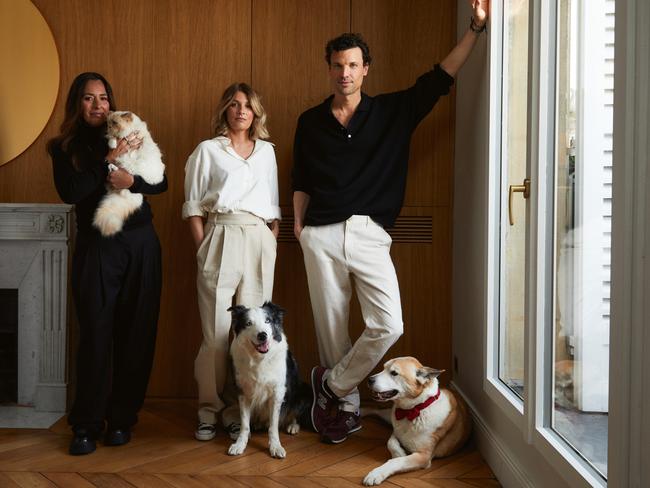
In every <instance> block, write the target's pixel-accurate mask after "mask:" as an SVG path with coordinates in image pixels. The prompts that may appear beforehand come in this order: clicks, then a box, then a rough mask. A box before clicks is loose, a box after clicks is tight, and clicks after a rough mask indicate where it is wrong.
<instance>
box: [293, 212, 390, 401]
mask: <svg viewBox="0 0 650 488" xmlns="http://www.w3.org/2000/svg"><path fill="white" fill-rule="evenodd" d="M391 243H392V240H391V238H390V236H389V235H388V233H387V232H386V231H385V230H384V229H383V228H382V227H381V226H379V225H377V224H376V223H375V222H374V221H373V220H372V219H371V218H370V217H368V216H365V215H353V216H352V217H350V218H349V219H348V220H346V221H345V222H340V223H337V224H331V225H324V226H306V227H305V228H304V229H303V230H302V233H301V234H300V245H301V247H302V251H303V255H304V258H305V269H306V271H307V282H308V285H309V296H310V298H311V305H312V311H313V313H314V325H315V327H316V338H317V340H318V351H319V354H320V360H321V363H322V365H323V366H325V367H327V368H330V372H329V375H328V376H327V384H328V386H329V387H330V389H331V390H332V391H333V392H334V393H335V394H336V395H337V396H339V397H341V405H340V408H341V409H343V410H346V411H356V410H358V409H359V390H358V389H357V385H359V383H361V382H362V381H363V380H364V379H365V378H366V376H368V374H369V373H370V372H371V371H372V370H373V369H374V368H375V366H376V365H377V364H378V363H379V361H380V360H381V359H382V357H383V356H384V354H385V353H386V351H388V349H389V348H390V347H391V346H392V345H393V344H394V343H395V341H397V339H398V338H399V337H400V335H401V334H402V331H403V323H402V306H401V303H400V294H399V286H398V283H397V275H396V274H395V267H394V266H393V262H392V260H391V258H390V246H391ZM352 284H354V287H355V291H356V293H357V297H358V298H359V304H360V305H361V313H362V315H363V320H364V323H365V329H364V331H363V333H362V334H361V336H360V337H359V338H358V339H357V340H356V342H355V343H354V344H352V342H351V340H350V335H349V331H348V320H349V315H350V297H351V293H352Z"/></svg>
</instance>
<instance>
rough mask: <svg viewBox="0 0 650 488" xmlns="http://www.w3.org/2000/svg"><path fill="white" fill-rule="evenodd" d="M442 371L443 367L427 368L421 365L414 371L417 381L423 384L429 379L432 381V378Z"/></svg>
mask: <svg viewBox="0 0 650 488" xmlns="http://www.w3.org/2000/svg"><path fill="white" fill-rule="evenodd" d="M444 372H445V370H444V369H435V368H429V367H428V366H422V367H421V368H418V370H417V371H416V373H415V377H416V378H417V380H418V383H420V384H422V385H423V384H425V383H428V382H429V381H432V380H433V379H434V378H437V377H438V376H440V375H441V374H442V373H444Z"/></svg>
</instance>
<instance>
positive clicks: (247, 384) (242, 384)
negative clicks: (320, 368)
mask: <svg viewBox="0 0 650 488" xmlns="http://www.w3.org/2000/svg"><path fill="white" fill-rule="evenodd" d="M228 310H229V311H230V312H231V313H232V328H233V331H234V333H235V338H234V339H233V341H232V344H231V346H230V355H231V356H232V362H233V371H234V374H235V384H236V385H237V390H238V399H239V413H240V418H241V430H240V432H239V437H238V438H237V440H236V441H235V442H234V443H233V444H232V445H231V446H230V448H229V449H228V454H230V455H231V456H237V455H239V454H242V453H243V452H244V451H245V450H246V445H247V444H248V439H249V437H250V432H251V426H252V427H253V429H255V430H257V429H268V432H269V451H270V453H271V456H273V457H274V458H284V457H285V456H286V454H287V453H286V451H285V450H284V447H282V444H280V435H279V428H280V427H282V428H283V429H285V430H286V432H287V433H289V434H292V435H293V434H297V433H298V432H299V430H300V420H301V418H305V416H306V414H307V412H308V410H309V406H310V405H311V400H310V398H309V397H310V395H311V388H309V386H308V385H306V384H304V383H301V382H300V380H299V377H298V365H297V363H296V360H295V359H294V357H293V355H292V354H291V351H289V344H288V343H287V338H286V336H285V335H284V330H283V328H282V318H283V316H284V313H285V311H284V310H283V309H282V308H280V307H279V306H277V305H275V304H273V303H271V302H266V303H264V305H262V306H261V307H256V308H246V307H244V306H242V305H236V306H234V307H231V308H229V309H228Z"/></svg>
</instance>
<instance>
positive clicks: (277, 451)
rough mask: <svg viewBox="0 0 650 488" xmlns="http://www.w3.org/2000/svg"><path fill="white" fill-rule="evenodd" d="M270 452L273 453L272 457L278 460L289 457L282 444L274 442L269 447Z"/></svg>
mask: <svg viewBox="0 0 650 488" xmlns="http://www.w3.org/2000/svg"><path fill="white" fill-rule="evenodd" d="M269 452H270V453H271V457H274V458H277V459H284V458H285V457H287V451H285V450H284V447H282V444H280V443H279V442H277V443H276V442H274V443H272V444H271V445H270V446H269Z"/></svg>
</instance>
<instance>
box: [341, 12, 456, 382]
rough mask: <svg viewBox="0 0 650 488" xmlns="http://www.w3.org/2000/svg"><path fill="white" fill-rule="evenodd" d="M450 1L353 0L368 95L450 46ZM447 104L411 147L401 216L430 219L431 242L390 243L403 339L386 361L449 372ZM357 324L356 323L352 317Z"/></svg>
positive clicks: (404, 78) (410, 74)
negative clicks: (416, 362)
mask: <svg viewBox="0 0 650 488" xmlns="http://www.w3.org/2000/svg"><path fill="white" fill-rule="evenodd" d="M455 3H456V2H454V1H452V0H444V1H443V0H441V1H437V2H431V1H429V0H382V1H376V2H366V1H362V0H352V7H351V10H352V28H351V30H352V31H354V32H360V33H362V34H363V36H364V38H365V39H366V41H367V42H368V44H369V45H370V51H371V54H372V56H373V61H372V65H371V67H370V70H369V73H368V76H367V77H366V80H365V82H364V89H365V91H366V92H367V93H369V94H371V95H372V94H376V93H385V92H390V91H396V90H401V89H404V88H407V87H409V86H411V85H412V84H413V83H414V82H415V80H416V79H417V77H418V76H419V75H421V74H422V73H424V72H425V71H427V70H430V69H431V68H432V67H433V65H434V64H435V63H437V62H440V61H441V60H442V59H443V58H444V57H445V56H446V55H447V54H448V53H449V51H451V49H452V48H453V46H454V45H455V34H456V30H455V25H456V24H455V18H456V5H455ZM453 107H454V100H453V90H452V92H451V94H450V96H446V97H443V98H441V99H440V100H439V101H438V103H437V105H436V106H435V107H434V109H433V111H432V113H431V114H429V115H428V116H427V117H426V118H425V119H424V120H423V121H422V122H421V123H420V125H419V126H418V128H417V130H416V132H415V134H414V136H413V139H412V143H411V153H410V160H409V176H408V180H407V187H406V196H405V201H404V208H403V209H402V213H401V215H402V216H407V215H422V216H431V221H432V241H431V243H430V244H410V243H406V242H400V240H399V239H394V241H393V247H392V251H391V255H392V256H393V261H394V263H395V268H396V270H397V275H398V279H399V283H400V291H401V296H402V309H403V317H404V330H405V332H404V336H403V337H402V338H401V339H400V340H399V341H398V342H397V344H396V345H395V346H394V347H393V348H392V349H391V350H390V351H389V352H388V353H387V355H386V356H387V358H389V357H395V356H399V355H412V356H415V357H417V358H418V359H420V360H421V361H422V362H423V363H425V364H428V365H429V366H435V367H437V368H442V369H446V370H447V373H446V374H445V375H443V377H442V381H443V382H447V381H448V380H449V378H450V373H451V365H452V359H451V294H450V291H449V290H450V286H451V265H450V261H451V252H452V241H451V215H452V196H453V195H452V189H453V137H454V109H453ZM357 320H358V319H357Z"/></svg>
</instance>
